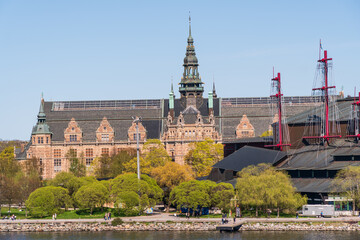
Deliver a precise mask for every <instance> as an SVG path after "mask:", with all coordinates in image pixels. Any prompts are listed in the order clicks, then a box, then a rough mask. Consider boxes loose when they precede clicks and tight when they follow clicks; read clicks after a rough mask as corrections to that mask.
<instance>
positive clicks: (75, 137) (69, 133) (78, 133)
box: [64, 118, 82, 143]
mask: <svg viewBox="0 0 360 240" xmlns="http://www.w3.org/2000/svg"><path fill="white" fill-rule="evenodd" d="M64 141H65V142H68V143H79V142H82V130H81V128H80V127H79V125H78V123H77V122H76V121H75V118H72V119H71V120H70V122H69V124H68V127H67V128H66V129H65V131H64Z"/></svg>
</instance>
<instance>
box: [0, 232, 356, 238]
mask: <svg viewBox="0 0 360 240" xmlns="http://www.w3.org/2000/svg"><path fill="white" fill-rule="evenodd" d="M0 239H17V240H85V239H86V240H87V239H94V240H100V239H109V240H112V239H130V240H138V239H141V240H170V239H174V240H212V239H221V240H225V239H230V240H231V239H240V240H323V239H325V240H338V239H341V240H356V239H360V233H359V232H340V231H333V232H329V231H326V232H325V231H323V232H319V231H293V232H290V231H289V232H275V231H274V232H272V231H267V232H265V231H248V232H236V233H219V232H215V231H206V232H184V231H159V232H156V231H148V232H144V231H143V232H114V231H109V232H107V231H106V232H71V233H64V232H50V233H44V232H42V233H27V232H20V233H15V232H14V233H0Z"/></svg>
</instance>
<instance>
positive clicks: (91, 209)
mask: <svg viewBox="0 0 360 240" xmlns="http://www.w3.org/2000/svg"><path fill="white" fill-rule="evenodd" d="M92 212H93V207H91V208H90V215H92Z"/></svg>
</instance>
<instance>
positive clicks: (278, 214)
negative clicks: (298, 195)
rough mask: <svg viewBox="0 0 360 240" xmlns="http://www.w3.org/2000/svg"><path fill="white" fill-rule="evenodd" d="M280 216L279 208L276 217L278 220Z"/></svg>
mask: <svg viewBox="0 0 360 240" xmlns="http://www.w3.org/2000/svg"><path fill="white" fill-rule="evenodd" d="M279 216H280V208H277V217H278V218H279Z"/></svg>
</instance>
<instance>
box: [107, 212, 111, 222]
mask: <svg viewBox="0 0 360 240" xmlns="http://www.w3.org/2000/svg"><path fill="white" fill-rule="evenodd" d="M108 219H109V220H111V212H109V213H108Z"/></svg>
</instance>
